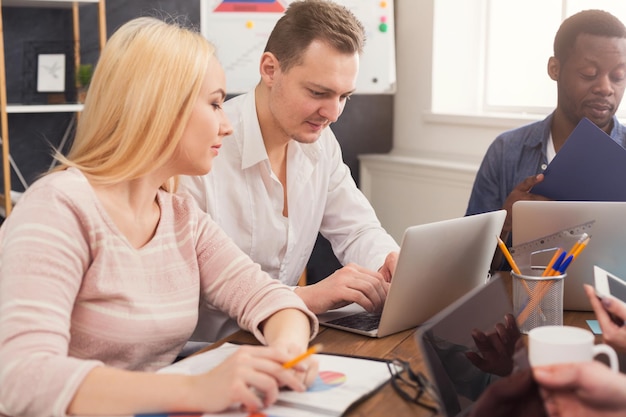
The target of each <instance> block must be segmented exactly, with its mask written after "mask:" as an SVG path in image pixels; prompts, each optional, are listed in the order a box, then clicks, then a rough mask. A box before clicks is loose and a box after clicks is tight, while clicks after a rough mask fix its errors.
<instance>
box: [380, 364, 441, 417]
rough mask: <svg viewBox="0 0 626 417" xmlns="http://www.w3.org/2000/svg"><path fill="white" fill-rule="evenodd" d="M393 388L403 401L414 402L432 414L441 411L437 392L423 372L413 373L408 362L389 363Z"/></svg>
mask: <svg viewBox="0 0 626 417" xmlns="http://www.w3.org/2000/svg"><path fill="white" fill-rule="evenodd" d="M387 368H388V369H389V373H390V374H391V386H392V387H393V389H394V391H395V392H396V393H397V394H398V395H399V396H400V397H402V399H403V400H405V401H409V402H412V403H414V404H417V405H419V406H420V407H423V408H425V409H427V410H429V411H431V412H432V413H437V412H438V411H439V407H438V405H437V404H438V402H437V398H438V396H437V391H436V390H435V387H433V386H432V384H431V383H430V381H429V380H428V378H426V376H425V375H424V374H423V373H421V372H417V373H415V372H413V370H412V369H411V366H410V365H409V363H408V362H406V361H403V360H400V359H394V360H392V361H391V362H387Z"/></svg>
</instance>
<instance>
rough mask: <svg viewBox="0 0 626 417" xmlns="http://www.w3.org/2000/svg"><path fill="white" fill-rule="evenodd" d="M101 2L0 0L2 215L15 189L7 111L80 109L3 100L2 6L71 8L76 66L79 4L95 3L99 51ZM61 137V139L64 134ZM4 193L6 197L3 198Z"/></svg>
mask: <svg viewBox="0 0 626 417" xmlns="http://www.w3.org/2000/svg"><path fill="white" fill-rule="evenodd" d="M105 1H106V0H0V125H1V126H0V128H1V131H0V138H1V140H2V165H3V166H2V170H3V172H2V176H3V182H4V187H3V190H4V192H2V193H0V205H2V206H3V208H4V210H1V209H0V212H2V211H4V213H2V214H3V216H4V217H6V216H8V215H9V214H11V209H12V207H13V204H14V203H15V202H16V200H17V198H16V195H15V191H12V189H11V166H10V165H11V164H10V162H11V155H10V152H9V126H8V124H9V122H8V114H10V113H12V114H26V113H79V112H81V111H82V110H83V105H82V104H80V103H67V104H33V105H28V104H21V103H15V104H9V103H7V91H6V71H5V64H6V63H5V56H4V25H3V22H2V19H3V17H2V9H3V8H4V7H32V8H44V9H45V8H48V9H51V8H52V9H54V8H63V9H69V10H71V12H72V31H73V36H74V39H73V40H74V67H75V68H76V69H78V68H79V67H80V27H79V26H80V22H79V21H80V18H79V6H80V5H83V4H96V5H97V6H98V37H99V40H100V50H102V48H104V44H105V42H106V39H107V35H106V6H105ZM63 140H65V137H64V139H63ZM22 182H23V181H22ZM7 194H8V195H9V196H10V198H6V196H7ZM18 198H19V197H18Z"/></svg>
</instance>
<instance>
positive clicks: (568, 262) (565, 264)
mask: <svg viewBox="0 0 626 417" xmlns="http://www.w3.org/2000/svg"><path fill="white" fill-rule="evenodd" d="M573 259H574V256H573V255H570V256H568V257H567V259H566V260H565V261H564V262H563V264H561V266H560V267H559V275H563V274H564V273H565V270H566V269H567V267H568V266H569V264H570V263H571V262H572V260H573Z"/></svg>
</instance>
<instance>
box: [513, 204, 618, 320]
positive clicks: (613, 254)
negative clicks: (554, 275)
mask: <svg viewBox="0 0 626 417" xmlns="http://www.w3.org/2000/svg"><path fill="white" fill-rule="evenodd" d="M624 219H626V202H618V201H613V202H609V201H607V202H601V201H518V202H516V203H515V204H513V229H512V233H513V236H512V238H513V246H515V245H519V244H522V243H525V242H529V241H532V240H535V239H538V238H541V237H544V236H548V235H551V234H553V233H557V232H559V231H561V230H564V229H567V228H568V227H572V226H576V225H580V224H583V223H587V222H589V221H592V220H593V221H594V223H593V226H592V231H591V233H590V236H591V240H590V241H589V244H588V245H587V247H586V249H585V250H584V251H583V252H582V253H581V254H580V256H579V257H578V258H576V261H574V262H572V263H571V264H570V266H569V267H568V268H567V278H566V279H565V282H564V290H563V309H564V310H578V311H591V310H592V308H591V304H590V303H589V299H588V298H587V296H586V294H585V291H584V289H583V284H589V285H593V283H594V282H593V266H594V265H598V266H599V267H601V268H604V269H606V270H608V271H611V272H613V273H614V274H615V275H617V276H622V277H623V276H626V258H625V257H624V248H626V233H625V232H624V228H623V227H622V225H623V224H624ZM563 249H564V250H569V249H570V248H563Z"/></svg>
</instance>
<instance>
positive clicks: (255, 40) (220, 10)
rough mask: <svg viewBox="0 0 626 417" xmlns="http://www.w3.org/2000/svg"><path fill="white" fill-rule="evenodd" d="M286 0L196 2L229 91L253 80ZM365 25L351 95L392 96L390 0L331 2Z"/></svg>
mask: <svg viewBox="0 0 626 417" xmlns="http://www.w3.org/2000/svg"><path fill="white" fill-rule="evenodd" d="M291 1H292V0H246V1H241V0H200V26H201V31H202V34H203V35H204V36H205V37H206V38H207V39H208V40H210V41H211V42H212V43H213V44H215V45H216V47H217V51H218V57H219V59H220V62H221V63H222V66H223V67H224V70H225V71H226V79H227V87H228V91H229V93H231V92H232V93H243V92H246V91H249V90H251V89H252V88H254V86H255V85H256V84H257V83H258V82H259V77H260V76H259V67H258V66H259V60H260V58H261V55H262V53H263V50H264V49H265V44H266V42H267V38H268V37H269V34H270V32H271V31H272V29H273V27H274V25H275V24H276V22H277V21H278V19H279V18H280V17H281V16H282V14H283V13H284V11H285V9H286V8H287V7H288V6H289V3H291ZM335 1H336V2H337V3H340V4H342V5H344V6H345V7H347V8H348V9H350V10H351V11H352V12H353V13H354V14H355V16H356V17H357V18H358V19H359V20H360V21H361V23H362V24H363V26H364V27H365V36H366V39H367V40H366V43H365V48H364V51H363V55H362V56H361V62H360V69H359V76H358V79H357V85H356V94H393V93H395V90H396V55H395V26H394V22H395V20H394V3H393V0H385V1H381V0H335Z"/></svg>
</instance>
